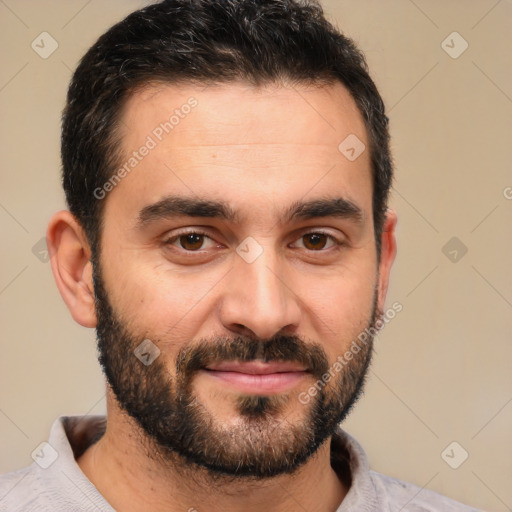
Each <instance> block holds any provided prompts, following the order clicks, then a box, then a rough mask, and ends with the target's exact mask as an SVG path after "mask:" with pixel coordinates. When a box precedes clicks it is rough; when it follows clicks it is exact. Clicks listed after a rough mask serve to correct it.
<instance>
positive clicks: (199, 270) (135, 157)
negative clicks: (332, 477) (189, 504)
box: [94, 84, 382, 477]
mask: <svg viewBox="0 0 512 512" xmlns="http://www.w3.org/2000/svg"><path fill="white" fill-rule="evenodd" d="M191 98H193V99H191ZM185 105H188V107H185ZM173 113H174V118H172V119H171V121H170V122H169V118H170V117H171V116H172V115H173ZM166 122H168V124H167V125H166V124H165V123H166ZM121 126H122V133H121V136H122V147H121V150H122V162H121V164H120V166H119V168H123V166H125V164H126V166H125V167H124V169H125V171H126V172H121V173H119V177H120V178H122V179H119V180H116V181H115V182H114V181H112V182H111V186H106V187H105V190H108V194H107V195H106V197H104V198H102V199H98V200H104V201H106V202H105V205H104V207H105V208H104V213H103V215H104V228H103V232H102V237H101V240H102V241H101V252H100V255H99V258H98V259H97V261H96V262H95V276H94V278H95V293H96V314H97V321H98V325H97V332H98V340H99V348H100V360H101V363H102V365H103V368H104V371H105V373H106V376H107V379H108V382H109V385H110V386H111V388H112V390H113V391H114V393H115V395H116V397H117V400H118V402H119V405H120V407H121V408H122V409H123V410H124V411H125V413H126V414H129V415H130V416H132V417H133V418H134V419H135V420H136V421H137V422H138V424H139V425H140V426H141V427H142V430H143V432H145V436H146V440H147V441H149V442H150V444H151V447H152V448H151V450H152V454H153V455H154V456H155V457H156V456H158V457H159V458H160V459H161V460H171V459H172V458H173V456H175V455H176V454H177V455H178V456H179V457H180V458H181V459H182V460H185V461H186V462H187V463H194V464H198V465H200V466H202V467H205V468H207V469H208V470H209V471H211V472H214V473H222V474H229V475H232V476H248V475H252V476H257V477H270V476H274V475H277V474H282V473H286V472H293V471H294V470H295V469H297V468H298V467H299V466H300V465H301V464H303V463H304V462H305V461H307V460H308V458H309V457H310V456H311V455H312V454H313V453H315V451H316V450H317V449H318V448H319V446H321V444H322V443H323V442H324V441H325V440H326V439H327V438H328V437H329V436H331V435H332V434H333V432H334V430H335V428H336V426H337V424H338V423H339V422H340V421H341V420H342V419H343V417H344V416H345V415H346V413H347V412H348V410H349V408H350V407H351V405H352V404H353V403H354V401H355V400H356V398H357V396H358V394H359V392H360V390H361V387H362V384H363V380H364V375H365V373H366V370H367V367H368V364H369V361H370V357H371V342H369V343H367V344H366V345H365V346H364V348H363V349H362V350H360V351H359V352H358V353H357V354H354V355H353V357H352V358H351V359H350V360H349V361H345V362H344V364H342V365H340V364H338V365H336V364H335V363H336V361H340V356H343V354H344V353H345V352H346V351H347V350H348V349H349V347H350V345H351V343H352V342H353V341H354V340H356V339H357V337H358V335H359V334H360V333H361V332H362V331H364V330H365V329H366V328H368V327H369V326H372V325H373V324H374V322H375V320H376V318H377V316H378V313H379V311H380V309H381V307H382V304H381V303H380V302H381V301H380V299H379V297H380V296H381V295H379V294H378V291H379V284H378V283H379V275H378V262H377V256H376V249H375V235H374V226H373V218H372V180H371V171H370V156H369V154H368V151H363V153H362V154H361V155H360V156H359V157H358V158H357V159H355V160H354V159H348V158H346V157H345V156H344V154H343V153H341V152H340V151H339V149H338V146H339V144H340V142H342V141H343V140H344V139H345V138H346V137H347V136H349V135H350V134H355V135H356V136H357V137H358V138H359V139H360V140H361V141H362V142H363V143H364V144H365V145H366V147H368V141H367V137H366V131H365V128H364V123H363V121H362V119H361V116H360V114H359V112H358V110H357V108H356V105H355V103H354V101H353V100H352V98H351V97H350V95H349V93H348V92H347V91H346V90H345V89H344V88H343V87H342V86H341V85H339V84H338V85H332V86H329V87H324V88H319V87H310V88H306V87H295V88H292V87H286V86H281V87H277V86H268V87H265V88H260V89H256V88H253V87H251V86H249V85H246V84H230V85H221V86H210V87H206V88H205V87H202V88H200V87H194V86H179V87H178V86H159V87H152V88H148V89H145V90H143V91H140V92H138V93H136V94H134V95H133V96H132V97H131V98H130V100H129V101H128V103H127V105H126V107H125V109H124V113H123V123H122V124H121ZM143 147H145V148H146V150H144V149H142V148H143ZM130 159H132V160H130ZM128 169H129V171H128ZM101 195H102V194H101V193H99V194H98V196H100V197H101ZM144 340H146V341H144ZM148 340H149V341H148ZM141 344H142V345H141ZM138 347H140V348H138ZM142 348H143V350H142ZM136 353H137V354H139V356H141V353H142V356H141V359H142V361H141V360H140V359H139V358H137V357H136V355H135V354H136ZM155 357H156V358H155ZM153 358H155V359H154V360H153ZM340 367H341V368H340ZM326 375H330V377H326ZM312 386H313V387H315V389H316V390H317V391H316V392H315V393H314V396H312V397H310V398H311V399H310V400H307V401H306V400H304V399H301V398H300V397H301V396H302V397H304V394H305V393H306V392H309V391H308V390H311V389H313V388H312ZM310 394H312V395H313V393H310Z"/></svg>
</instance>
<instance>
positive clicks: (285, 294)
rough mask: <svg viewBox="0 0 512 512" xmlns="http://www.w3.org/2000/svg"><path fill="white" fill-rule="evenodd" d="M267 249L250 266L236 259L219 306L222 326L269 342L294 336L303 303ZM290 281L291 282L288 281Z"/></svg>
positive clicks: (240, 259)
mask: <svg viewBox="0 0 512 512" xmlns="http://www.w3.org/2000/svg"><path fill="white" fill-rule="evenodd" d="M270 252H271V251H270V250H265V251H264V252H263V254H262V255H261V256H260V257H259V258H258V259H256V261H253V262H251V263H248V262H246V261H244V260H243V259H242V258H238V257H237V258H236V259H237V261H236V262H235V264H234V267H233V269H232V270H231V271H230V272H229V274H228V275H227V276H226V277H227V280H226V283H225V289H224V293H223V299H222V302H221V307H220V320H221V322H222V324H223V326H224V327H225V328H226V329H228V330H230V331H231V332H235V333H237V334H243V335H247V336H252V337H258V338H260V339H269V338H271V337H272V336H274V335H276V334H277V333H280V334H293V333H294V332H295V331H296V330H297V327H298V325H299V322H300V318H301V308H300V300H299V297H298V296H297V294H296V291H295V290H294V289H293V284H292V283H290V282H287V279H286V277H287V276H286V274H285V273H284V272H283V266H282V265H280V264H279V262H278V261H277V258H276V257H275V256H273V255H272V254H270ZM288 281H289V280H288Z"/></svg>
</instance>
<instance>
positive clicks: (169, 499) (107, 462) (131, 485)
mask: <svg viewBox="0 0 512 512" xmlns="http://www.w3.org/2000/svg"><path fill="white" fill-rule="evenodd" d="M107 411H108V414H107V417H108V421H107V429H106V431H105V434H104V435H103V437H102V438H101V439H100V440H99V441H98V442H97V443H96V444H94V445H92V446H91V447H89V449H88V450H86V452H85V453H84V454H83V455H82V456H81V457H80V458H79V459H78V465H79V466H80V468H81V470H82V471H83V472H84V474H85V475H86V476H87V478H88V479H89V480H90V481H91V482H92V483H93V484H94V485H95V486H96V488H97V489H98V491H99V492H100V493H101V494H102V495H103V497H104V498H105V499H106V500H107V501H108V502H109V503H110V505H111V506H112V507H113V508H114V509H115V510H117V511H119V512H131V511H136V510H151V511H154V512H158V511H160V510H162V511H164V510H165V511H166V512H175V511H176V512H177V511H181V512H182V511H189V512H194V511H199V510H206V509H207V510H209V511H211V512H220V511H222V512H231V511H239V510H244V512H253V511H254V512H256V511H258V512H259V511H261V510H266V511H268V512H284V511H290V510H297V508H300V509H304V510H308V511H311V512H320V511H329V512H334V511H335V510H336V509H337V508H338V507H339V505H340V503H341V502H342V501H343V498H344V497H345V495H346V492H347V488H346V486H345V485H344V483H343V482H341V481H340V480H339V478H338V477H337V475H336V473H335V472H334V470H333V468H332V467H331V464H330V448H331V439H328V440H327V441H326V442H325V443H324V444H323V445H322V446H321V447H320V449H319V450H318V451H317V452H316V453H315V454H314V455H313V456H312V457H311V458H310V459H309V460H308V461H307V462H306V463H305V464H304V465H303V466H301V467H300V468H299V469H298V470H297V471H296V472H294V473H293V474H291V475H281V476H276V477H272V478H267V479H255V478H237V477H229V476H228V477H225V476H218V475H212V474H210V473H209V472H208V471H207V470H205V469H203V468H199V467H197V466H193V465H190V464H189V463H186V462H184V461H183V460H182V459H181V460H180V459H179V458H178V456H176V458H174V459H173V460H172V461H168V460H166V461H165V463H164V462H163V461H159V459H158V458H150V457H148V455H147V446H148V443H147V440H146V442H144V441H145V436H144V435H143V433H142V432H141V430H140V428H139V427H138V426H137V425H136V424H135V422H134V420H133V419H132V418H130V417H128V416H127V415H126V414H125V413H124V412H123V411H121V410H120V409H119V407H118V406H117V403H116V402H115V399H113V397H112V396H110V394H109V393H108V394H107Z"/></svg>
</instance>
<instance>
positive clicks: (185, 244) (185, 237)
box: [165, 231, 216, 252]
mask: <svg viewBox="0 0 512 512" xmlns="http://www.w3.org/2000/svg"><path fill="white" fill-rule="evenodd" d="M165 244H166V245H173V246H175V247H178V248H179V249H184V250H185V251H190V252H194V251H200V250H201V249H202V250H205V249H210V248H212V247H215V245H216V244H215V242H214V241H213V240H212V239H211V238H210V237H209V236H208V235H206V234H205V233H201V232H196V231H193V232H189V233H181V234H177V235H174V236H172V237H170V238H168V239H167V240H166V241H165Z"/></svg>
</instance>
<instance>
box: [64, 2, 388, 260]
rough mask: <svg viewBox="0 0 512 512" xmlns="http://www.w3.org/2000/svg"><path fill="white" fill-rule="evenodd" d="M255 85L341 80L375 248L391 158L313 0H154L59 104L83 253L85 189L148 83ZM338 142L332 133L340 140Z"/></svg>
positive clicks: (114, 36) (86, 61)
mask: <svg viewBox="0 0 512 512" xmlns="http://www.w3.org/2000/svg"><path fill="white" fill-rule="evenodd" d="M240 80H242V81H245V82H247V83H250V84H253V85H256V86H259V85H265V84H272V83H279V82H283V81H285V82H290V83H292V84H304V83H306V84H319V85H323V84H332V83H336V82H341V83H342V84H344V86H345V87H346V88H347V89H348V91H349V92H350V93H351V95H352V97H353V98H354V100H355V102H356V104H357V106H358V108H359V110H360V112H361V115H362V117H363V119H364V122H365V126H366V130H367V133H368V139H369V145H370V147H369V150H370V156H371V165H372V180H373V199H372V200H373V219H374V224H375V238H376V244H377V252H378V254H380V237H381V234H382V228H383V222H384V216H385V211H386V208H387V200H388V194H389V189H390V187H391V181H392V174H393V164H392V158H391V154H390V149H389V130H388V118H387V117H386V115H385V109H384V103H383V101H382V98H381V96H380V94H379V92H378V90H377V88H376V86H375V84H374V82H373V81H372V79H371V77H370V75H369V73H368V67H367V64H366V61H365V58H364V56H363V54H362V53H361V52H360V50H358V49H357V47H356V45H355V44H354V42H353V41H352V40H351V39H349V38H348V37H346V36H344V35H342V34H341V33H340V31H339V30H338V29H336V28H335V27H334V26H333V25H332V24H331V23H330V22H329V21H327V19H326V18H325V15H324V12H323V10H322V7H321V6H320V4H319V3H317V2H316V1H314V0H163V1H162V2H159V3H156V4H152V5H149V6H147V7H145V8H143V9H140V10H138V11H135V12H133V13H132V14H130V15H129V16H127V17H126V18H125V19H124V20H122V21H121V22H119V23H117V24H116V25H114V26H113V27H112V28H110V29H109V30H108V31H107V32H106V33H105V34H103V35H102V36H101V37H100V38H99V39H98V40H97V41H96V43H95V44H94V45H93V46H92V47H91V48H90V49H89V50H88V51H87V53H86V54H85V55H84V57H83V58H82V59H81V61H80V63H79V65H78V67H77V69H76V71H75V73H74V75H73V77H72V80H71V83H70V86H69V90H68V95H67V103H66V106H65V109H64V112H63V121H62V139H61V156H62V165H63V187H64V191H65V194H66V200H67V204H68V207H69V209H70V211H71V213H72V214H73V215H74V216H75V217H76V218H77V220H78V221H79V222H80V224H81V226H82V227H83V229H84V232H85V234H86V236H87V239H88V242H89V244H90V246H91V250H92V251H93V255H94V254H95V251H96V250H97V249H99V242H100V238H101V227H102V209H103V204H104V201H101V200H99V199H98V198H97V196H96V195H95V193H94V191H95V190H97V189H98V188H99V187H102V186H103V185H104V184H105V183H106V182H107V181H108V180H109V179H111V177H112V176H113V174H114V173H115V171H116V170H117V168H118V166H119V165H120V159H121V156H120V151H119V149H120V140H119V139H120V137H119V136H118V135H117V133H118V131H117V128H118V126H119V119H120V117H121V113H122V109H123V106H124V104H125V103H126V101H127V99H128V98H129V97H130V95H132V94H133V93H134V92H135V91H136V90H138V89H139V88H141V87H143V86H145V85H147V84H151V83H169V84H180V83H197V84H210V83H229V82H234V81H240ZM340 142H341V141H340Z"/></svg>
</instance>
